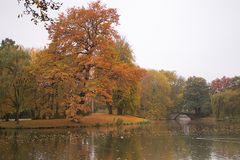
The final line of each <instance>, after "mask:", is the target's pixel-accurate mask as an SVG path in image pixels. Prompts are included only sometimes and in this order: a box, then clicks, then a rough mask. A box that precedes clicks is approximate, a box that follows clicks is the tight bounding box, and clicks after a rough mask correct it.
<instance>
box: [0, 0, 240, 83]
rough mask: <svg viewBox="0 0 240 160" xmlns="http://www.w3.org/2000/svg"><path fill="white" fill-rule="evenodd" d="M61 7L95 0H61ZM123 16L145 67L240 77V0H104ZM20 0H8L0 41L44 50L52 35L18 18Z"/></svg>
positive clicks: (0, 8) (123, 27)
mask: <svg viewBox="0 0 240 160" xmlns="http://www.w3.org/2000/svg"><path fill="white" fill-rule="evenodd" d="M61 2H62V3H63V6H62V8H61V11H65V9H66V8H69V7H72V6H82V5H85V4H86V3H87V2H90V1H86V0H85V1H83V0H61ZM102 2H103V3H104V4H106V5H107V6H108V7H114V8H117V10H118V13H119V14H120V26H118V27H117V29H118V30H119V32H120V33H121V34H122V35H123V36H125V37H126V39H127V41H128V42H129V43H130V44H131V46H132V48H133V50H134V54H135V57H136V62H137V64H138V65H140V66H141V67H144V68H149V69H150V68H151V69H157V70H160V69H164V70H172V71H176V72H177V73H178V74H179V75H182V76H184V77H186V78H187V77H189V76H192V75H195V76H201V77H204V78H206V79H207V80H208V81H211V80H213V79H215V78H217V77H222V76H224V75H225V76H230V77H231V76H234V75H240V1H239V0H145V1H143V0H142V1H140V0H118V1H117V0H102ZM21 11H22V7H21V6H18V3H17V0H2V1H1V5H0V20H1V24H0V40H2V39H4V38H6V37H8V38H12V39H13V40H15V41H16V42H17V43H18V44H21V45H23V46H24V47H26V48H32V47H34V48H43V47H44V46H46V45H47V43H48V34H47V32H46V31H45V29H44V27H43V25H37V26H36V25H34V24H33V23H32V22H30V18H29V17H27V16H26V17H24V18H20V19H18V18H17V15H18V14H19V13H21Z"/></svg>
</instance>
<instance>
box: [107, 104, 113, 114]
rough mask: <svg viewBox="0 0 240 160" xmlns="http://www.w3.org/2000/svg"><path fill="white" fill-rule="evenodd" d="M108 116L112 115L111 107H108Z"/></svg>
mask: <svg viewBox="0 0 240 160" xmlns="http://www.w3.org/2000/svg"><path fill="white" fill-rule="evenodd" d="M108 114H113V110H112V105H108Z"/></svg>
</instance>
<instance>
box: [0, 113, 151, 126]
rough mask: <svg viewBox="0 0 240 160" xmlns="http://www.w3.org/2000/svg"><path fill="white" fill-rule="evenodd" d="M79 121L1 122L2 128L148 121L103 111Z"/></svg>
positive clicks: (80, 118)
mask: <svg viewBox="0 0 240 160" xmlns="http://www.w3.org/2000/svg"><path fill="white" fill-rule="evenodd" d="M77 119H78V121H79V123H76V122H73V121H71V120H69V119H50V120H25V121H20V124H19V125H17V124H16V122H14V121H9V122H0V128H1V129H34V128H73V127H93V126H95V127H99V126H115V125H134V124H143V123H147V122H148V121H147V120H145V119H143V118H138V117H134V116H129V115H124V116H119V115H109V114H103V113H93V114H91V115H89V116H85V117H78V118H77Z"/></svg>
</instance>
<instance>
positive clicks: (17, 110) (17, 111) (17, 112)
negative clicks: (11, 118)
mask: <svg viewBox="0 0 240 160" xmlns="http://www.w3.org/2000/svg"><path fill="white" fill-rule="evenodd" d="M19 109H20V107H19V106H17V108H16V117H15V121H16V122H17V124H19Z"/></svg>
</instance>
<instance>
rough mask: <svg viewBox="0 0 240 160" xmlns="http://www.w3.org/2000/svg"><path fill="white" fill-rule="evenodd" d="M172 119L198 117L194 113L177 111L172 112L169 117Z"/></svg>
mask: <svg viewBox="0 0 240 160" xmlns="http://www.w3.org/2000/svg"><path fill="white" fill-rule="evenodd" d="M170 118H171V119H172V120H177V119H179V118H190V119H191V120H193V119H196V118H198V116H197V115H196V114H195V113H187V112H179V113H173V114H172V115H171V117H170Z"/></svg>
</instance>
